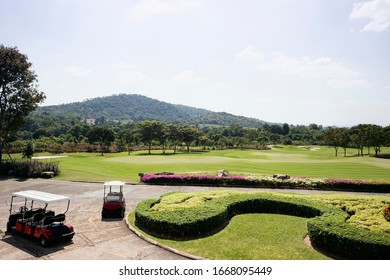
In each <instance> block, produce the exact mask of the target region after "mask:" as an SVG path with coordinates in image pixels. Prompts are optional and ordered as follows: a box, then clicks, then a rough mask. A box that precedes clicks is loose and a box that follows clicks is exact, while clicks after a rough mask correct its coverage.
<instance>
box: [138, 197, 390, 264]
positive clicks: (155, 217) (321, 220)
mask: <svg viewBox="0 0 390 280" xmlns="http://www.w3.org/2000/svg"><path fill="white" fill-rule="evenodd" d="M160 199H162V197H160V198H158V199H147V200H144V201H141V202H140V203H139V204H138V205H137V207H136V210H135V222H136V224H137V226H139V227H140V228H142V229H143V230H145V231H148V232H150V233H151V234H154V235H157V236H160V237H165V238H194V237H198V236H201V235H205V234H210V233H212V232H215V231H216V230H218V229H220V228H221V227H223V226H224V225H225V224H226V223H227V222H228V221H229V220H230V219H231V218H232V217H233V216H234V215H237V214H245V213H275V214H286V215H294V216H300V217H306V218H309V220H308V222H307V227H308V232H309V235H310V238H311V242H312V244H314V245H315V246H317V247H318V248H320V249H322V250H325V251H326V252H328V253H330V254H334V255H336V256H338V257H341V258H344V259H390V234H387V233H375V232H372V231H369V230H366V229H359V228H356V227H353V226H350V225H348V224H347V223H346V220H347V219H348V218H349V215H348V214H347V213H346V212H344V211H342V210H340V209H338V208H336V207H333V206H330V205H325V204H321V203H317V202H314V201H309V200H305V199H300V198H293V197H287V196H277V195H273V194H267V193H256V194H253V193H252V194H248V193H244V194H242V193H235V194H232V195H228V196H225V197H221V198H215V199H205V201H204V202H203V203H202V204H201V205H195V206H194V207H180V208H177V209H170V210H165V211H159V210H155V208H154V206H155V205H158V204H159V203H160Z"/></svg>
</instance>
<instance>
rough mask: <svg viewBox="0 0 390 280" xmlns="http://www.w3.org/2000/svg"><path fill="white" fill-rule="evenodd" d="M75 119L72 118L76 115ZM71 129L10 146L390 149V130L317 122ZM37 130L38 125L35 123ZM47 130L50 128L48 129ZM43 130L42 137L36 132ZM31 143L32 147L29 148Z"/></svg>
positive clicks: (77, 124) (57, 149)
mask: <svg viewBox="0 0 390 280" xmlns="http://www.w3.org/2000/svg"><path fill="white" fill-rule="evenodd" d="M70 118H71V117H70ZM73 121H74V122H73V125H70V126H69V127H68V128H67V129H66V131H64V132H62V133H60V134H57V135H51V134H50V131H53V130H51V129H50V126H46V127H41V128H40V129H39V130H35V131H28V130H24V129H26V127H24V129H22V130H20V131H19V133H18V134H16V136H15V139H14V140H13V141H10V142H9V145H8V146H7V149H8V151H9V152H10V153H16V152H23V151H24V149H25V148H26V147H30V149H31V142H33V143H34V148H35V151H39V152H43V151H46V152H54V153H61V152H101V153H102V154H103V153H106V152H123V151H127V152H128V153H130V152H131V151H133V150H140V149H145V150H147V151H148V153H149V154H150V153H151V150H153V149H159V150H161V151H162V153H166V151H167V150H170V151H172V152H173V153H177V151H178V150H180V151H182V152H187V153H189V152H190V151H191V148H199V149H204V150H210V149H268V148H269V147H270V146H271V145H278V144H284V145H291V144H292V145H327V146H331V147H334V148H335V156H337V155H338V150H339V148H342V149H343V150H344V155H345V156H346V151H347V149H348V148H356V149H357V150H358V154H359V155H363V148H364V147H366V148H367V149H368V153H370V148H373V149H374V152H375V154H376V155H378V154H379V153H380V148H381V147H384V146H390V141H389V140H390V126H387V127H381V126H378V125H374V124H359V125H357V126H354V127H351V128H335V127H326V128H324V127H322V126H321V125H317V124H310V125H307V126H304V125H288V124H287V123H284V124H265V125H264V126H263V127H261V128H244V127H242V126H240V125H239V124H231V125H229V126H203V127H200V126H190V125H183V124H169V123H165V122H161V121H156V120H150V121H142V122H139V123H127V124H122V123H110V122H99V123H98V124H95V125H90V124H87V123H85V122H81V121H76V119H73ZM32 127H35V125H32ZM45 129H48V131H46V130H45ZM37 131H39V133H36V132H37ZM29 143H30V144H29Z"/></svg>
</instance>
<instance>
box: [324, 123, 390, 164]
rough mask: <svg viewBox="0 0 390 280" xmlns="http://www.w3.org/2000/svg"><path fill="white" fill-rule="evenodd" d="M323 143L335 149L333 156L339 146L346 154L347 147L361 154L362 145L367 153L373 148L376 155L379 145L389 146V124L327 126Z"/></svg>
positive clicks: (378, 151)
mask: <svg viewBox="0 0 390 280" xmlns="http://www.w3.org/2000/svg"><path fill="white" fill-rule="evenodd" d="M323 138H324V144H325V145H328V146H332V147H334V149H335V156H336V157H337V155H338V150H339V148H342V149H343V150H344V156H346V155H347V149H348V148H355V149H357V151H358V153H357V154H358V155H360V156H363V149H364V147H366V148H367V150H368V154H370V149H371V148H373V149H374V152H375V155H376V156H378V155H379V153H380V151H381V147H385V146H390V126H386V127H381V126H379V125H375V124H359V125H356V126H353V127H351V128H329V129H327V130H326V131H325V132H324V136H323Z"/></svg>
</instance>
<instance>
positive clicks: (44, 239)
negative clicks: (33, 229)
mask: <svg viewBox="0 0 390 280" xmlns="http://www.w3.org/2000/svg"><path fill="white" fill-rule="evenodd" d="M39 243H41V246H42V247H46V246H47V239H46V237H45V236H43V235H41V237H40V238H39Z"/></svg>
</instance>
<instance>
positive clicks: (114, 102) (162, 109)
mask: <svg viewBox="0 0 390 280" xmlns="http://www.w3.org/2000/svg"><path fill="white" fill-rule="evenodd" d="M34 114H38V115H40V114H50V115H53V116H57V117H60V116H71V115H73V116H76V117H78V118H80V119H101V118H104V120H105V121H132V122H140V121H144V120H158V121H162V122H166V123H174V124H191V125H230V124H232V123H235V124H239V125H241V126H243V127H261V126H262V125H263V124H264V123H265V122H264V121H261V120H258V119H254V118H247V117H243V116H235V115H232V114H228V113H224V112H223V113H217V112H212V111H209V110H205V109H199V108H194V107H190V106H184V105H175V104H170V103H166V102H162V101H159V100H156V99H152V98H149V97H145V96H142V95H138V94H118V95H112V96H107V97H98V98H93V99H88V100H86V101H83V102H74V103H68V104H62V105H55V106H42V107H39V108H38V110H37V111H36V112H35V113H34Z"/></svg>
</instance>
